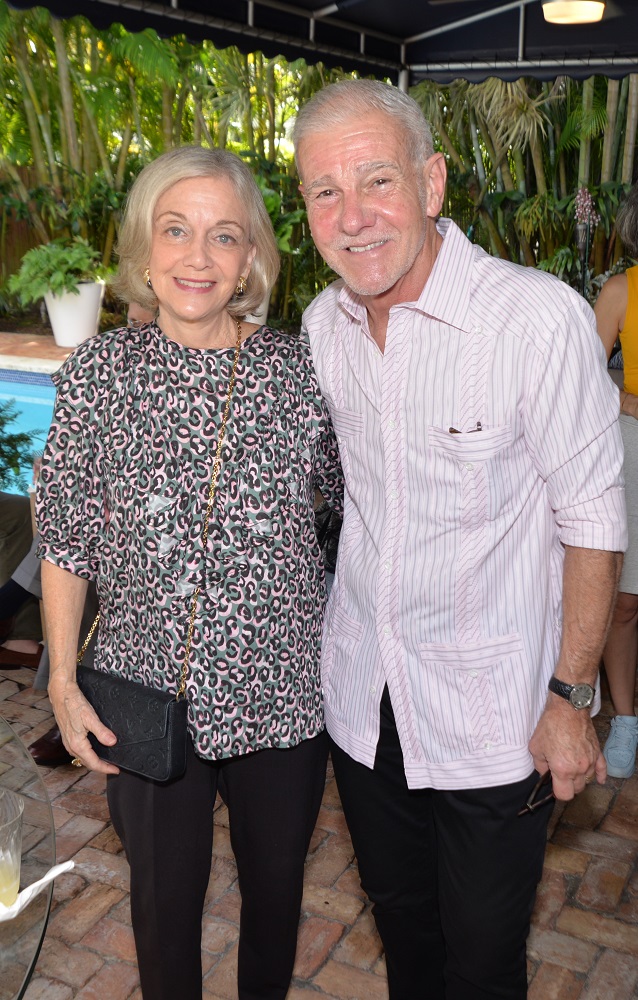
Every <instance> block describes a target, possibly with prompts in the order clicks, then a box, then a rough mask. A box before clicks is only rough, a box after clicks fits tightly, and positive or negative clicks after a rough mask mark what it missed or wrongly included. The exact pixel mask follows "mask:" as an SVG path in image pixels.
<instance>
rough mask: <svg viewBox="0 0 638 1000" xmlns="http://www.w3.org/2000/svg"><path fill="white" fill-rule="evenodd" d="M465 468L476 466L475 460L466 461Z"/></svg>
mask: <svg viewBox="0 0 638 1000" xmlns="http://www.w3.org/2000/svg"><path fill="white" fill-rule="evenodd" d="M465 468H466V469H473V468H474V462H466V463H465Z"/></svg>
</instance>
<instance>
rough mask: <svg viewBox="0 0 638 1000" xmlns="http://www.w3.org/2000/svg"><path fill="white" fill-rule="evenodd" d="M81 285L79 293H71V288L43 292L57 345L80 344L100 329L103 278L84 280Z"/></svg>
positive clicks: (75, 345)
mask: <svg viewBox="0 0 638 1000" xmlns="http://www.w3.org/2000/svg"><path fill="white" fill-rule="evenodd" d="M79 289H80V291H79V294H78V295H72V294H71V292H65V293H64V295H54V294H53V293H52V292H47V294H46V295H45V296H44V301H45V302H46V304H47V312H48V313H49V319H50V321H51V329H52V330H53V337H54V339H55V342H56V344H57V345H58V347H77V346H78V344H81V343H82V341H83V340H88V338H89V337H93V336H95V334H96V333H97V331H98V324H99V322H100V308H101V306H102V298H103V296H104V282H103V281H83V282H82V283H81V284H80V285H79Z"/></svg>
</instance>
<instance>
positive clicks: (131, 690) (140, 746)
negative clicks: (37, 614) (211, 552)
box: [74, 320, 241, 781]
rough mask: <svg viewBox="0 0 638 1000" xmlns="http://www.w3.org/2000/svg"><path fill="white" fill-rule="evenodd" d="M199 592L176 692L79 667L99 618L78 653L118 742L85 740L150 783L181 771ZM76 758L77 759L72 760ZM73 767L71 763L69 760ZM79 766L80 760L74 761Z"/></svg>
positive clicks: (94, 701) (85, 682)
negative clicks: (190, 663)
mask: <svg viewBox="0 0 638 1000" xmlns="http://www.w3.org/2000/svg"><path fill="white" fill-rule="evenodd" d="M236 323H237V342H236V346H235V359H234V363H233V370H232V374H231V377H230V382H229V386H228V392H227V394H226V405H225V407H224V413H223V416H222V422H221V426H220V429H219V438H218V441H217V449H216V451H215V460H214V462H213V472H212V475H211V481H210V487H209V491H208V505H207V509H206V515H205V517H204V529H203V532H202V548H203V550H204V551H206V542H207V539H208V524H209V521H210V515H211V511H212V509H213V500H214V499H215V491H216V489H217V480H218V477H219V467H220V464H221V451H222V444H223V442H224V437H225V434H226V424H227V422H228V414H229V412H230V400H231V396H232V392H233V387H234V385H235V377H236V374H237V363H238V361H239V352H240V347H241V323H240V321H239V320H236ZM199 592H200V588H199V587H196V588H195V591H194V592H193V602H192V605H191V613H190V621H189V623H188V632H187V636H186V651H185V654H184V663H183V665H182V672H181V676H180V683H179V687H178V690H177V692H176V693H175V694H173V693H171V692H168V691H158V690H157V689H156V688H149V687H146V686H145V685H144V684H138V683H137V682H136V681H130V680H125V679H124V678H123V677H118V676H117V675H115V674H110V673H108V672H105V671H102V670H94V669H93V668H92V667H85V666H82V665H81V664H82V657H83V656H84V653H85V651H86V649H87V647H88V645H89V643H90V641H91V638H92V636H93V633H94V631H95V629H96V628H97V625H98V622H99V620H100V616H99V614H98V615H97V617H96V619H95V621H94V622H93V625H92V626H91V629H90V631H89V634H88V635H87V637H86V639H85V641H84V645H83V646H82V649H81V650H80V651H79V653H78V657H77V662H78V667H77V674H76V677H77V683H78V687H79V688H80V691H81V692H82V694H83V695H84V697H85V698H86V700H87V701H88V702H89V703H90V704H91V706H92V707H93V708H94V709H95V712H96V714H97V716H98V718H99V719H100V721H101V722H103V723H104V725H105V726H108V728H109V729H111V730H112V731H113V732H114V733H115V735H116V737H117V743H116V744H115V745H114V746H112V747H109V746H105V745H104V744H103V743H100V742H99V740H98V739H97V737H96V736H94V734H93V733H88V734H87V736H88V739H89V742H90V744H91V746H92V747H93V750H94V751H95V753H96V754H97V755H98V757H100V758H101V760H106V761H108V762H109V763H111V764H115V765H116V766H117V767H120V768H122V770H123V771H129V772H130V773H131V774H137V775H139V776H141V777H143V778H151V779H152V780H153V781H171V780H172V779H174V778H179V777H181V775H182V774H183V773H184V770H185V768H186V737H187V716H188V701H187V700H186V694H185V691H186V678H187V676H188V660H189V657H190V649H191V640H192V636H193V628H194V625H195V613H196V611H197V599H198V597H199ZM76 759H77V758H76ZM74 763H75V761H74ZM78 763H80V761H79V760H78Z"/></svg>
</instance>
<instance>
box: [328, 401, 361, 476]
mask: <svg viewBox="0 0 638 1000" xmlns="http://www.w3.org/2000/svg"><path fill="white" fill-rule="evenodd" d="M330 417H331V419H332V426H333V427H334V431H335V435H336V438H337V444H338V445H339V457H340V458H341V465H342V468H343V471H344V475H345V479H346V482H347V484H348V488H349V489H350V490H352V487H353V484H354V483H355V481H356V479H357V470H356V463H355V462H354V461H353V459H354V457H355V452H354V449H356V447H357V444H358V442H359V440H360V438H361V435H362V434H363V414H361V413H357V412H356V411H355V410H344V409H341V408H339V407H336V406H333V407H331V408H330Z"/></svg>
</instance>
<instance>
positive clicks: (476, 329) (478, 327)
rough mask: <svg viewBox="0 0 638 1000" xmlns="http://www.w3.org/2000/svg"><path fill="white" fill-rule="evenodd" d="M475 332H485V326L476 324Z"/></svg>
mask: <svg viewBox="0 0 638 1000" xmlns="http://www.w3.org/2000/svg"><path fill="white" fill-rule="evenodd" d="M474 333H483V327H482V326H475V327H474Z"/></svg>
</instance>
